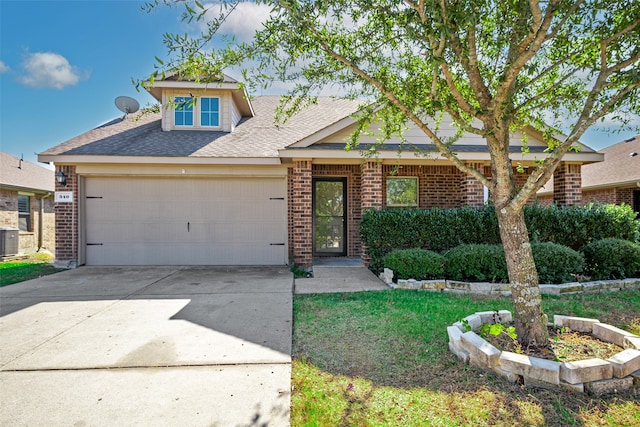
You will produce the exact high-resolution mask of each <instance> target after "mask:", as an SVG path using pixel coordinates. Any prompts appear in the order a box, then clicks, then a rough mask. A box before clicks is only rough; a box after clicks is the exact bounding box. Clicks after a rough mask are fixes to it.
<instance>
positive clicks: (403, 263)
mask: <svg viewBox="0 0 640 427" xmlns="http://www.w3.org/2000/svg"><path fill="white" fill-rule="evenodd" d="M444 262H445V258H444V256H442V255H440V254H438V253H436V252H432V251H427V250H424V249H401V250H395V251H392V252H390V253H389V254H387V256H385V257H384V266H385V267H386V268H390V269H391V270H393V273H394V278H396V279H416V280H428V279H442V278H444Z"/></svg>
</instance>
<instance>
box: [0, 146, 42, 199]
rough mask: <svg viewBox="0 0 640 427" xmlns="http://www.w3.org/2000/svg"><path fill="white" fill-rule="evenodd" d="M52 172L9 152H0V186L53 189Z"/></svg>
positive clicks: (32, 189)
mask: <svg viewBox="0 0 640 427" xmlns="http://www.w3.org/2000/svg"><path fill="white" fill-rule="evenodd" d="M54 180H55V178H54V172H53V171H52V170H49V169H46V168H43V167H42V166H38V165H36V164H33V163H31V162H27V161H26V160H23V161H22V162H21V161H20V159H19V158H17V157H15V156H12V155H11V154H7V153H2V152H0V186H4V187H11V188H15V189H24V190H31V191H53V190H54V186H55V182H54Z"/></svg>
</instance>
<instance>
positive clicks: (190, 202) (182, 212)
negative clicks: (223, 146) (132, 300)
mask: <svg viewBox="0 0 640 427" xmlns="http://www.w3.org/2000/svg"><path fill="white" fill-rule="evenodd" d="M285 194H286V181H285V179H284V178H266V179H265V178H260V179H257V178H256V179H249V178H243V179H236V178H230V179H223V178H216V179H197V178H182V177H180V178H175V177H172V178H120V177H113V178H107V177H99V178H98V177H90V178H87V179H86V180H85V195H86V199H85V203H84V205H85V224H86V228H85V231H86V236H85V240H86V245H87V247H86V263H87V264H88V265H284V264H286V262H287V259H286V256H287V254H286V246H285V242H286V238H287V230H286V218H287V206H286V204H287V202H286V198H285Z"/></svg>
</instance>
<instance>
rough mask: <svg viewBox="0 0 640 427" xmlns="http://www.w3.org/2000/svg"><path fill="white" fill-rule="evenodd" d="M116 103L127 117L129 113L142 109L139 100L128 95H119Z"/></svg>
mask: <svg viewBox="0 0 640 427" xmlns="http://www.w3.org/2000/svg"><path fill="white" fill-rule="evenodd" d="M115 103H116V107H118V110H120V111H122V112H123V113H124V116H125V117H126V116H127V114H129V113H135V112H136V111H138V110H139V109H140V104H138V101H136V100H135V99H133V98H130V97H128V96H119V97H117V98H116V101H115Z"/></svg>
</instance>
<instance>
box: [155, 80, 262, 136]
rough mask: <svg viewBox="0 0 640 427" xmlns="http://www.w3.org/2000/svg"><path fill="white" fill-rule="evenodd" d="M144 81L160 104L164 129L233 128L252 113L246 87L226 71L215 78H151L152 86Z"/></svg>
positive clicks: (223, 130)
mask: <svg viewBox="0 0 640 427" xmlns="http://www.w3.org/2000/svg"><path fill="white" fill-rule="evenodd" d="M146 83H147V84H146V85H145V86H146V89H147V91H148V92H149V93H150V94H151V96H153V97H154V98H155V99H156V100H158V102H160V103H161V104H162V106H163V107H162V109H161V113H162V130H163V131H181V130H195V131H221V132H233V130H234V129H235V127H236V125H237V124H238V122H240V120H242V118H243V117H253V116H254V111H253V108H252V106H251V102H250V101H249V97H248V96H247V93H246V91H245V90H244V88H243V87H242V85H240V83H239V82H238V81H237V80H234V79H233V78H231V77H229V76H227V75H226V74H225V75H223V79H222V80H221V81H216V82H207V83H201V82H196V81H193V80H184V79H180V78H178V77H177V76H167V77H166V78H165V79H164V80H156V81H154V82H153V86H151V85H150V83H149V82H146Z"/></svg>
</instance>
